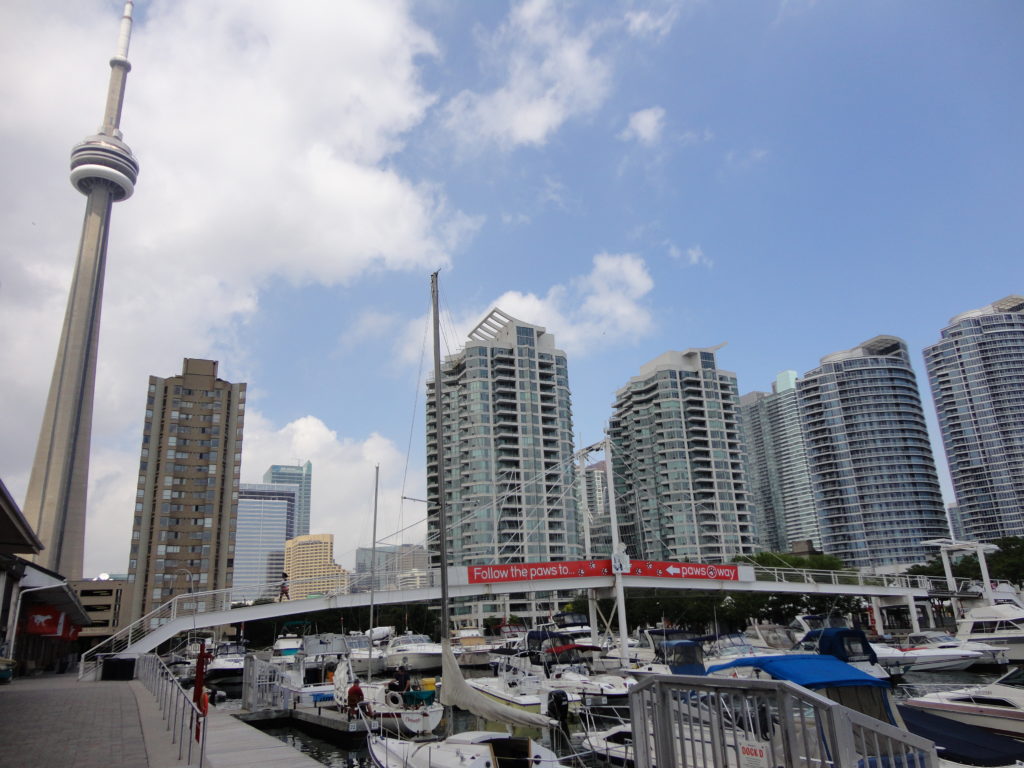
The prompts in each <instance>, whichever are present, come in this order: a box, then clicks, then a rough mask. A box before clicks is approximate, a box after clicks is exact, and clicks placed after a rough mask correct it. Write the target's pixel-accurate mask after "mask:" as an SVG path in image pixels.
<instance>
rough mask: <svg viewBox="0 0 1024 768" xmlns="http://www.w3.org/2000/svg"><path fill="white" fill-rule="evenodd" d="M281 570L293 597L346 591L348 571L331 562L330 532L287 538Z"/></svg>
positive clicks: (332, 550)
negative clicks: (285, 576)
mask: <svg viewBox="0 0 1024 768" xmlns="http://www.w3.org/2000/svg"><path fill="white" fill-rule="evenodd" d="M284 572H285V573H287V574H288V583H289V590H288V591H289V593H290V595H291V598H292V599H293V600H294V599H296V598H301V597H310V596H313V595H329V594H332V593H344V592H348V585H349V573H348V571H346V570H345V569H344V568H342V567H341V566H340V565H338V564H337V563H335V562H334V534H332V533H311V534H308V535H306V536H296V537H295V538H294V539H289V540H288V541H286V542H285V544H284Z"/></svg>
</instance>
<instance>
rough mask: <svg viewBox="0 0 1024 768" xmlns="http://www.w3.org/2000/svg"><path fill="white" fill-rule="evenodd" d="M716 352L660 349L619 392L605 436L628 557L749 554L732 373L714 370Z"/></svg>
mask: <svg viewBox="0 0 1024 768" xmlns="http://www.w3.org/2000/svg"><path fill="white" fill-rule="evenodd" d="M718 349H719V347H714V348H710V349H688V350H686V351H685V352H666V353H664V354H663V355H661V356H660V357H657V358H655V359H654V360H652V361H651V362H649V363H647V364H645V365H643V366H641V368H640V374H639V375H638V376H634V377H633V378H632V379H630V380H629V383H628V384H627V385H626V386H624V387H623V388H622V389H620V390H619V391H618V392H617V393H616V397H615V405H614V414H613V416H612V418H611V421H610V422H609V427H608V434H609V436H610V438H611V442H612V456H611V460H612V466H613V467H614V469H615V472H614V476H615V498H616V500H617V503H616V508H617V511H618V519H619V526H620V529H619V532H620V537H621V539H622V541H623V543H624V544H625V545H626V551H627V553H628V554H629V555H630V556H631V557H638V558H643V559H652V560H688V561H701V562H709V563H722V562H732V561H733V560H734V559H735V558H737V557H739V556H743V555H749V554H753V552H754V551H755V538H754V537H755V531H754V521H753V511H752V509H751V507H750V500H749V492H748V490H747V482H746V475H745V472H744V467H743V446H742V443H741V440H740V429H739V393H738V391H737V388H736V374H734V373H731V372H730V371H724V370H721V369H719V368H718V365H717V362H716V359H715V352H716V351H717V350H718ZM605 460H606V461H607V460H608V459H607V457H606V458H605Z"/></svg>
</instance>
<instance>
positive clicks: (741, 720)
mask: <svg viewBox="0 0 1024 768" xmlns="http://www.w3.org/2000/svg"><path fill="white" fill-rule="evenodd" d="M630 715H631V720H632V728H633V747H634V749H635V754H636V766H637V768H651V766H655V765H657V767H658V768H690V767H691V766H693V767H695V768H697V767H700V766H707V765H714V766H721V767H722V768H727V767H728V768H739V767H741V766H743V767H745V766H765V768H769V767H771V766H786V768H849V767H850V766H857V765H863V766H868V765H874V766H882V765H889V766H897V765H900V766H906V767H907V768H911V767H912V768H937V766H938V764H939V762H938V757H937V754H936V751H935V745H934V744H933V743H932V742H930V741H928V740H927V739H923V738H921V737H919V736H915V735H914V734H911V733H909V732H908V731H904V730H902V729H900V728H897V727H895V726H893V725H889V724H887V723H883V722H881V721H879V720H875V719H874V718H871V717H868V716H867V715H863V714H861V713H859V712H855V711H853V710H851V709H847V708H846V707H844V706H842V705H840V704H837V703H836V702H834V701H831V700H829V699H826V698H824V697H823V696H819V695H818V694H816V693H814V692H812V691H808V690H806V689H804V688H801V687H800V686H797V685H793V684H792V683H789V682H786V681H781V680H752V679H747V678H737V679H732V678H721V679H719V678H706V677H693V676H682V675H673V676H667V675H666V676H657V677H652V678H647V679H645V680H643V681H641V682H640V683H639V684H638V685H637V686H636V687H635V688H633V690H632V691H631V693H630ZM644 733H646V734H648V736H647V738H642V737H640V736H639V735H638V734H644Z"/></svg>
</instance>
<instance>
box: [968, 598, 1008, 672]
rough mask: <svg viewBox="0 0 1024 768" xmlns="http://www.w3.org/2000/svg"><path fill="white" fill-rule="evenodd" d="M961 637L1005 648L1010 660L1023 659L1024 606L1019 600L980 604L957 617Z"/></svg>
mask: <svg viewBox="0 0 1024 768" xmlns="http://www.w3.org/2000/svg"><path fill="white" fill-rule="evenodd" d="M956 626H957V628H956V637H957V639H958V640H970V641H972V642H979V643H987V644H988V645H994V646H996V647H998V648H1005V649H1006V656H1007V658H1008V659H1009V661H1010V663H1011V664H1019V663H1022V662H1024V608H1022V607H1021V606H1020V605H1017V604H1016V603H997V604H995V605H979V606H977V607H975V608H971V609H970V610H968V611H967V612H966V613H965V614H964V616H963V618H961V619H960V620H959V621H957V625H956Z"/></svg>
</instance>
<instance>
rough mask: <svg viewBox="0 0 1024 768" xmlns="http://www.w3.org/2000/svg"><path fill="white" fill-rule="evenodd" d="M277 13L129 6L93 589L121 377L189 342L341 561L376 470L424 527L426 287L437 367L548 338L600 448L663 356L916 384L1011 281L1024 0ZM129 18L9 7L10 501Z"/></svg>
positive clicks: (1020, 170) (110, 559)
mask: <svg viewBox="0 0 1024 768" xmlns="http://www.w3.org/2000/svg"><path fill="white" fill-rule="evenodd" d="M294 9H295V6H294V5H293V4H291V3H284V2H281V3H270V2H267V3H257V4H252V3H245V2H242V0H222V1H221V2H218V3H217V4H215V5H211V4H209V3H203V2H199V0H178V1H177V2H159V1H157V0H152V1H150V2H147V1H146V0H141V1H140V2H139V3H138V6H137V11H136V14H137V23H136V25H135V30H134V33H133V38H132V47H131V52H130V58H131V60H132V63H133V70H132V72H131V74H130V76H129V81H128V92H127V97H126V101H125V109H124V118H123V121H122V128H123V130H124V134H125V139H126V141H127V142H128V144H129V145H130V146H131V147H132V148H133V150H134V151H135V153H136V155H137V157H138V158H139V160H140V163H141V166H142V171H141V174H140V178H139V183H138V189H137V192H136V195H135V196H134V197H133V198H132V199H131V200H129V201H127V202H124V203H121V204H119V205H118V206H116V208H115V210H114V220H113V227H112V235H111V242H110V257H109V266H108V276H107V283H106V291H105V296H104V302H105V304H104V316H103V331H102V337H101V343H100V364H99V374H98V376H99V378H98V394H97V404H96V416H95V425H94V453H93V464H92V481H91V490H90V510H89V527H88V533H87V554H86V571H87V573H89V572H92V571H96V572H99V571H101V570H105V571H113V572H119V571H123V570H124V568H125V563H126V558H127V548H128V539H129V536H130V527H131V526H130V519H131V509H132V501H133V498H134V492H133V491H134V487H135V472H134V469H135V462H136V461H137V456H138V447H139V435H140V433H141V424H142V411H143V409H144V398H145V385H146V380H147V377H148V376H149V375H150V374H155V375H164V376H170V375H174V374H175V373H177V372H179V371H180V366H181V359H182V358H183V357H186V356H187V357H211V358H215V359H218V360H220V361H221V375H222V376H223V377H224V378H228V379H230V380H243V381H246V382H248V384H249V388H250V393H251V394H250V409H249V412H248V415H247V424H246V436H245V442H246V447H245V453H244V457H243V480H245V481H252V480H256V479H258V478H259V477H260V476H261V475H262V472H263V470H264V469H265V468H266V466H267V465H268V464H270V463H273V462H279V463H280V462H288V461H292V460H295V459H311V460H312V461H313V463H314V489H313V516H312V517H313V520H312V524H313V529H314V531H315V532H331V533H335V535H336V537H337V539H338V543H337V546H336V554H337V556H338V558H339V560H340V561H341V562H342V563H343V564H346V565H351V564H352V562H353V554H352V553H353V551H354V547H355V546H356V545H357V544H360V545H368V544H369V539H370V533H369V531H370V521H369V509H370V500H371V498H372V489H371V487H370V485H371V483H372V476H373V465H374V464H375V463H380V464H381V473H382V485H383V488H382V499H383V502H382V510H383V516H384V522H383V523H382V530H394V529H397V528H399V527H404V526H407V525H410V524H412V523H414V522H415V521H416V520H417V519H419V518H420V517H421V516H422V509H421V507H420V506H418V505H416V504H410V503H409V502H406V503H405V504H402V503H401V500H400V497H401V495H402V489H403V488H404V489H405V494H406V495H409V496H422V494H423V486H424V480H423V448H422V446H423V442H424V438H423V418H422V412H423V398H422V387H423V385H422V381H421V378H420V375H419V374H420V370H419V368H420V355H421V352H422V347H421V343H422V341H423V338H424V322H425V320H426V312H427V304H428V276H429V273H430V272H431V271H433V270H434V269H438V268H440V269H441V285H442V300H443V303H444V309H445V312H446V317H447V319H448V328H447V329H446V338H447V339H448V342H449V350H450V351H451V350H454V349H455V348H456V347H457V346H458V344H459V343H461V341H462V339H463V338H464V337H465V332H466V331H467V330H468V329H469V328H471V327H472V326H473V325H474V324H475V323H476V322H477V321H478V320H479V319H480V318H481V317H482V316H483V315H484V314H485V313H486V312H487V311H489V309H490V308H491V307H493V306H495V305H497V306H500V307H501V308H502V309H504V310H505V311H507V312H510V313H511V314H513V315H515V316H517V317H519V318H521V319H523V320H525V321H528V322H533V323H536V324H539V325H544V326H546V327H547V328H548V330H550V331H551V332H552V333H553V334H554V335H555V338H556V340H557V342H558V343H559V345H560V346H561V347H562V348H564V349H565V350H566V352H567V353H568V354H569V361H570V362H569V365H570V383H571V386H572V389H573V397H574V416H575V425H576V431H577V434H579V436H580V440H581V441H582V442H587V443H589V442H593V441H595V440H597V439H599V438H600V436H601V430H602V428H603V425H604V422H605V420H606V419H607V417H608V415H609V410H610V404H611V402H612V400H613V397H614V392H615V390H616V389H617V388H618V387H620V386H622V385H623V384H624V383H625V382H626V381H627V380H628V379H629V377H630V376H633V375H635V374H636V373H637V372H638V369H639V367H640V365H642V364H643V363H644V362H646V361H648V360H650V359H651V358H653V357H655V356H657V355H659V354H660V353H662V352H664V351H665V350H667V349H685V348H688V347H702V346H711V345H715V344H719V343H721V342H727V346H726V347H725V348H724V349H723V350H722V351H721V352H720V353H719V362H720V365H721V366H722V367H724V368H726V369H729V370H733V371H736V372H737V374H738V376H739V382H740V389H741V391H743V392H746V391H750V390H752V389H767V388H768V387H769V386H770V382H771V381H772V379H773V378H774V376H775V374H776V373H777V372H778V371H780V370H783V369H786V368H793V369H795V370H797V371H798V372H799V373H801V374H802V373H804V372H806V371H807V370H809V369H811V368H813V367H814V366H816V365H817V363H818V360H819V359H820V358H821V357H822V356H823V355H826V354H828V353H831V352H834V351H837V350H840V349H847V348H849V347H852V346H854V345H856V344H858V343H860V342H861V341H864V340H866V339H868V338H870V337H872V336H875V335H877V334H881V333H886V334H895V335H899V336H902V337H903V338H905V339H906V340H907V342H908V343H909V344H910V346H911V348H912V349H913V350H914V353H915V366H916V368H917V371H918V375H919V378H920V379H921V383H922V386H923V387H924V386H925V382H924V381H923V374H924V371H923V364H922V362H921V357H920V350H921V348H922V347H923V346H924V345H926V344H929V343H932V342H934V341H935V340H936V339H937V338H938V334H939V331H940V329H941V328H942V327H943V326H944V325H945V324H946V322H947V321H948V319H949V318H950V317H952V316H953V315H955V314H957V313H959V312H962V311H964V310H967V309H972V308H975V307H980V306H983V305H985V304H988V303H990V302H991V301H994V300H996V299H999V298H1001V297H1003V296H1005V295H1007V294H1010V293H1020V292H1021V291H1022V290H1024V287H1022V285H1021V277H1022V269H1021V266H1020V259H1019V254H1020V243H1021V242H1022V240H1024V238H1022V235H1024V215H1022V212H1021V210H1020V209H1021V201H1022V200H1024V189H1022V186H1024V181H1022V180H1024V151H1022V148H1021V138H1020V137H1021V136H1022V135H1024V106H1022V99H1021V98H1020V81H1021V76H1022V74H1024V48H1022V46H1021V45H1020V40H1021V39H1022V33H1024V6H1022V5H1021V4H1019V3H1012V2H998V3H997V2H971V3H968V2H912V1H908V2H901V3H889V2H797V1H788V2H761V3H748V2H683V3H673V2H658V1H656V0H652V2H627V3H617V4H611V3H586V2H575V3H545V2H537V1H534V2H527V3H498V2H489V3H472V2H436V1H434V2H424V3H398V2H376V1H375V2H355V1H353V2H346V3H331V2H315V1H310V2H307V3H304V4H303V5H302V9H303V11H302V13H301V14H298V13H296V12H295V10H294ZM119 11H120V4H119V3H116V2H107V0H81V1H80V2H75V3H64V4H56V5H54V4H39V3H35V2H29V1H28V0H23V1H20V2H8V3H5V4H3V7H2V8H0V57H2V58H3V60H4V61H3V63H4V64H5V67H6V71H9V72H17V73H18V74H19V77H17V78H13V77H12V78H8V79H7V80H6V81H5V82H4V83H2V84H0V95H2V97H3V100H4V103H5V105H8V106H7V108H5V110H4V113H3V114H2V115H0V132H2V133H0V137H2V140H3V141H2V144H0V152H2V153H3V156H4V162H5V165H6V167H7V169H8V173H6V174H4V175H3V178H2V179H0V203H2V205H0V219H2V222H0V223H2V228H3V231H4V232H5V237H4V238H3V239H2V240H0V281H2V282H0V321H2V323H0V408H2V409H3V420H4V424H5V429H4V433H3V435H2V436H0V476H2V477H3V478H4V481H5V482H6V483H7V484H8V486H9V487H10V488H11V490H12V492H13V493H14V495H15V498H17V499H19V500H20V499H21V498H22V497H23V495H24V489H25V486H26V485H27V480H28V471H29V467H30V462H31V456H32V450H33V448H34V445H35V440H36V435H37V430H38V424H39V418H40V412H41V409H42V405H43V398H44V396H45V391H46V388H47V386H48V382H49V376H50V370H51V367H52V362H53V355H54V352H55V348H56V343H57V335H58V333H59V328H60V322H61V320H62V316H63V309H64V304H65V302H66V298H67V284H68V280H69V279H70V274H71V269H72V268H73V258H74V252H75V247H76V244H77V239H78V234H79V229H80V226H81V216H82V211H83V200H82V198H81V197H80V196H79V195H78V194H77V193H76V192H75V191H74V190H73V189H72V188H71V186H70V184H69V183H68V182H67V180H66V179H67V177H66V173H67V153H68V150H69V149H70V147H71V146H72V145H73V144H74V143H76V142H78V141H79V140H81V138H82V137H84V136H85V135H87V134H88V133H91V132H92V131H94V130H95V125H96V123H97V121H98V118H99V115H100V112H101V109H102V98H103V93H104V89H105V87H106V78H107V74H108V71H109V70H108V68H107V61H108V59H109V57H110V55H111V53H112V52H113V47H114V42H115V40H116V31H117V19H118V16H119ZM428 354H429V352H428ZM427 364H429V361H427ZM924 394H925V395H926V396H927V390H926V389H925V390H924ZM926 408H927V410H928V411H929V412H931V403H930V400H926ZM414 417H415V418H414ZM410 435H411V446H412V450H411V452H410V451H407V446H408V445H409V443H410ZM936 443H937V440H936ZM938 458H940V460H941V453H940V456H939V457H938ZM407 464H408V469H406V465H407ZM947 487H948V484H947ZM949 500H950V501H951V500H952V498H951V497H950V499H949ZM419 531H420V529H419V528H413V529H411V530H409V531H407V532H406V533H405V534H403V536H404V540H415V539H416V537H417V536H418V535H419ZM392 540H398V539H392Z"/></svg>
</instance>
